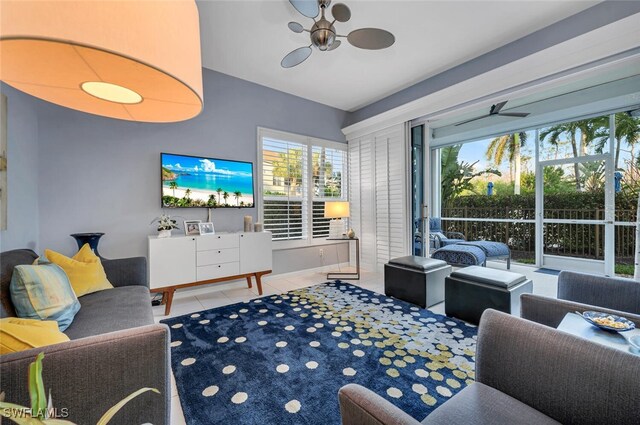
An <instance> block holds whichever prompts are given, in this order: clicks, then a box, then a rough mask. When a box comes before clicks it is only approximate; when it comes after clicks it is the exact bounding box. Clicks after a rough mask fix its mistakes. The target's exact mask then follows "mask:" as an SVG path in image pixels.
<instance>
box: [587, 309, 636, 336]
mask: <svg viewBox="0 0 640 425" xmlns="http://www.w3.org/2000/svg"><path fill="white" fill-rule="evenodd" d="M576 313H577V314H579V315H580V316H582V318H583V319H584V320H586V321H587V322H589V323H591V324H592V325H593V326H597V327H598V328H600V329H604V330H606V331H613V332H626V331H630V330H632V329H635V327H636V325H635V323H633V322H632V321H631V320H629V319H627V318H626V317H622V316H618V315H616V314H610V313H601V312H598V311H585V312H584V313H580V312H576Z"/></svg>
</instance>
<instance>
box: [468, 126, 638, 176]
mask: <svg viewBox="0 0 640 425" xmlns="http://www.w3.org/2000/svg"><path fill="white" fill-rule="evenodd" d="M491 140H492V139H483V140H479V141H475V142H469V143H465V144H464V145H463V146H462V149H461V150H460V154H459V155H458V159H459V160H461V161H465V162H468V163H470V164H472V163H474V162H475V161H478V163H477V164H476V166H475V170H483V169H485V170H486V169H487V168H495V167H496V166H495V164H494V163H493V161H489V160H487V157H486V152H487V148H488V147H489V144H490V143H491ZM534 143H535V133H534V132H533V131H531V132H528V140H527V142H526V145H525V147H524V148H523V149H522V158H523V164H522V170H523V171H530V172H535V160H534V155H535V152H534V146H535V145H534ZM592 153H593V152H592ZM637 155H638V151H636V156H637ZM540 156H541V158H540V160H545V159H554V158H555V157H556V150H555V148H552V147H551V146H550V145H549V143H543V145H542V148H541V150H540ZM527 157H528V158H529V160H527ZM567 157H573V153H572V152H571V150H570V148H569V145H568V144H567V145H566V146H564V147H561V148H560V150H559V151H558V152H557V158H567ZM630 158H631V153H630V151H629V148H628V146H627V145H626V144H625V143H623V145H622V149H621V151H620V163H619V164H618V167H620V168H626V166H625V160H629V159H630ZM498 170H500V172H502V174H503V176H505V177H508V175H509V161H508V158H506V155H505V158H504V159H503V161H502V164H500V165H499V167H498Z"/></svg>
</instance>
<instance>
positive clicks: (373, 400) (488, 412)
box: [338, 309, 640, 425]
mask: <svg viewBox="0 0 640 425" xmlns="http://www.w3.org/2000/svg"><path fill="white" fill-rule="evenodd" d="M478 329H479V330H478V345H477V348H476V382H474V383H472V384H471V385H469V386H467V387H465V388H464V389H463V390H462V391H460V392H459V393H457V394H456V395H455V396H453V397H452V398H451V399H449V400H447V401H446V402H445V403H444V404H442V405H440V406H439V407H438V408H436V409H435V410H434V411H433V412H431V413H430V414H429V415H428V416H427V417H426V418H425V419H424V420H422V422H419V421H417V420H416V419H414V418H413V417H411V416H409V415H408V414H406V413H405V412H403V411H402V410H400V409H399V408H397V407H396V406H395V405H393V404H392V403H391V402H389V401H388V400H386V399H385V398H383V397H381V396H379V395H377V394H375V393H374V392H372V391H370V390H368V389H366V388H364V387H362V386H360V385H357V384H348V385H346V386H344V387H342V388H341V389H340V391H339V393H338V398H339V400H340V414H341V416H342V425H420V424H428V425H450V424H475V425H482V424H491V425H501V424H505V425H507V424H508V425H529V424H536V425H548V424H549V425H550V424H555V425H558V424H561V423H562V424H580V425H587V424H589V425H596V424H637V423H638V417H640V357H639V356H636V355H634V354H631V353H628V352H625V351H622V350H617V349H615V348H611V347H606V346H604V345H600V344H596V343H593V342H590V341H588V340H586V339H583V338H580V337H577V336H574V335H571V334H568V333H565V332H561V331H558V330H556V329H550V328H548V327H546V326H543V325H540V324H538V323H534V322H531V321H528V320H523V319H520V318H518V317H514V316H511V315H508V314H505V313H501V312H498V311H495V310H491V309H489V310H486V311H485V312H484V314H483V315H482V319H481V320H480V327H479V328H478ZM425 407H426V406H425ZM426 410H427V409H426V408H425V415H426V414H427V412H426Z"/></svg>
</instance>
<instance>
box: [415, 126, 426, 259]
mask: <svg viewBox="0 0 640 425" xmlns="http://www.w3.org/2000/svg"><path fill="white" fill-rule="evenodd" d="M424 145H425V140H424V126H423V125H420V126H417V127H413V128H412V129H411V229H412V237H413V242H412V255H415V256H419V257H426V256H427V254H428V252H429V234H428V230H429V229H428V228H426V221H427V217H426V214H427V213H426V205H425V204H426V202H425V149H424Z"/></svg>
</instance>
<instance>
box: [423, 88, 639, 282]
mask: <svg viewBox="0 0 640 425" xmlns="http://www.w3.org/2000/svg"><path fill="white" fill-rule="evenodd" d="M618 77H619V78H615V79H613V81H612V79H611V76H609V81H607V82H599V81H595V80H591V81H589V80H586V81H582V82H579V83H575V86H574V87H571V88H570V89H567V87H564V88H562V89H555V90H548V91H546V92H544V93H536V94H535V95H529V96H524V97H522V98H518V99H515V98H514V99H501V100H500V102H504V101H506V102H507V103H506V104H504V105H503V106H502V109H501V111H502V112H507V113H516V114H520V115H524V114H527V115H526V116H522V117H513V116H499V115H490V116H486V117H483V115H487V114H488V113H489V112H490V111H491V109H490V107H491V106H492V105H494V104H499V103H500V102H498V101H496V103H490V104H489V105H488V106H487V107H486V108H485V109H484V110H483V109H475V110H469V111H465V112H464V113H460V114H455V113H454V114H451V115H450V116H446V117H444V118H442V119H430V118H429V117H426V118H423V119H421V120H416V121H414V122H413V123H412V128H413V131H412V145H413V164H414V173H413V175H412V181H413V188H414V197H413V199H414V202H413V204H414V208H413V219H414V224H415V230H416V235H418V236H416V241H415V242H416V243H415V244H414V250H415V253H416V254H419V255H427V253H428V252H429V250H430V249H429V247H428V244H429V242H428V241H429V238H428V237H427V236H426V235H428V233H429V229H428V220H427V218H428V217H439V218H441V223H442V230H443V231H445V232H458V233H462V234H463V235H464V237H465V238H466V239H467V240H490V241H497V242H503V243H506V244H507V245H508V246H509V248H510V249H511V254H512V258H513V261H516V262H520V263H524V264H532V265H535V266H538V267H541V268H548V269H553V270H579V271H585V272H592V273H600V274H606V275H614V274H617V275H633V263H634V255H635V248H636V247H635V243H636V238H635V233H636V220H637V216H636V210H637V205H638V194H639V192H640V76H638V75H619V76H618ZM481 117H482V118H481ZM419 169H420V170H422V169H423V170H424V171H418V170H419ZM421 176H424V178H423V179H421V178H420V177H421ZM423 235H425V236H424V237H423ZM432 250H433V246H431V251H432Z"/></svg>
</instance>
